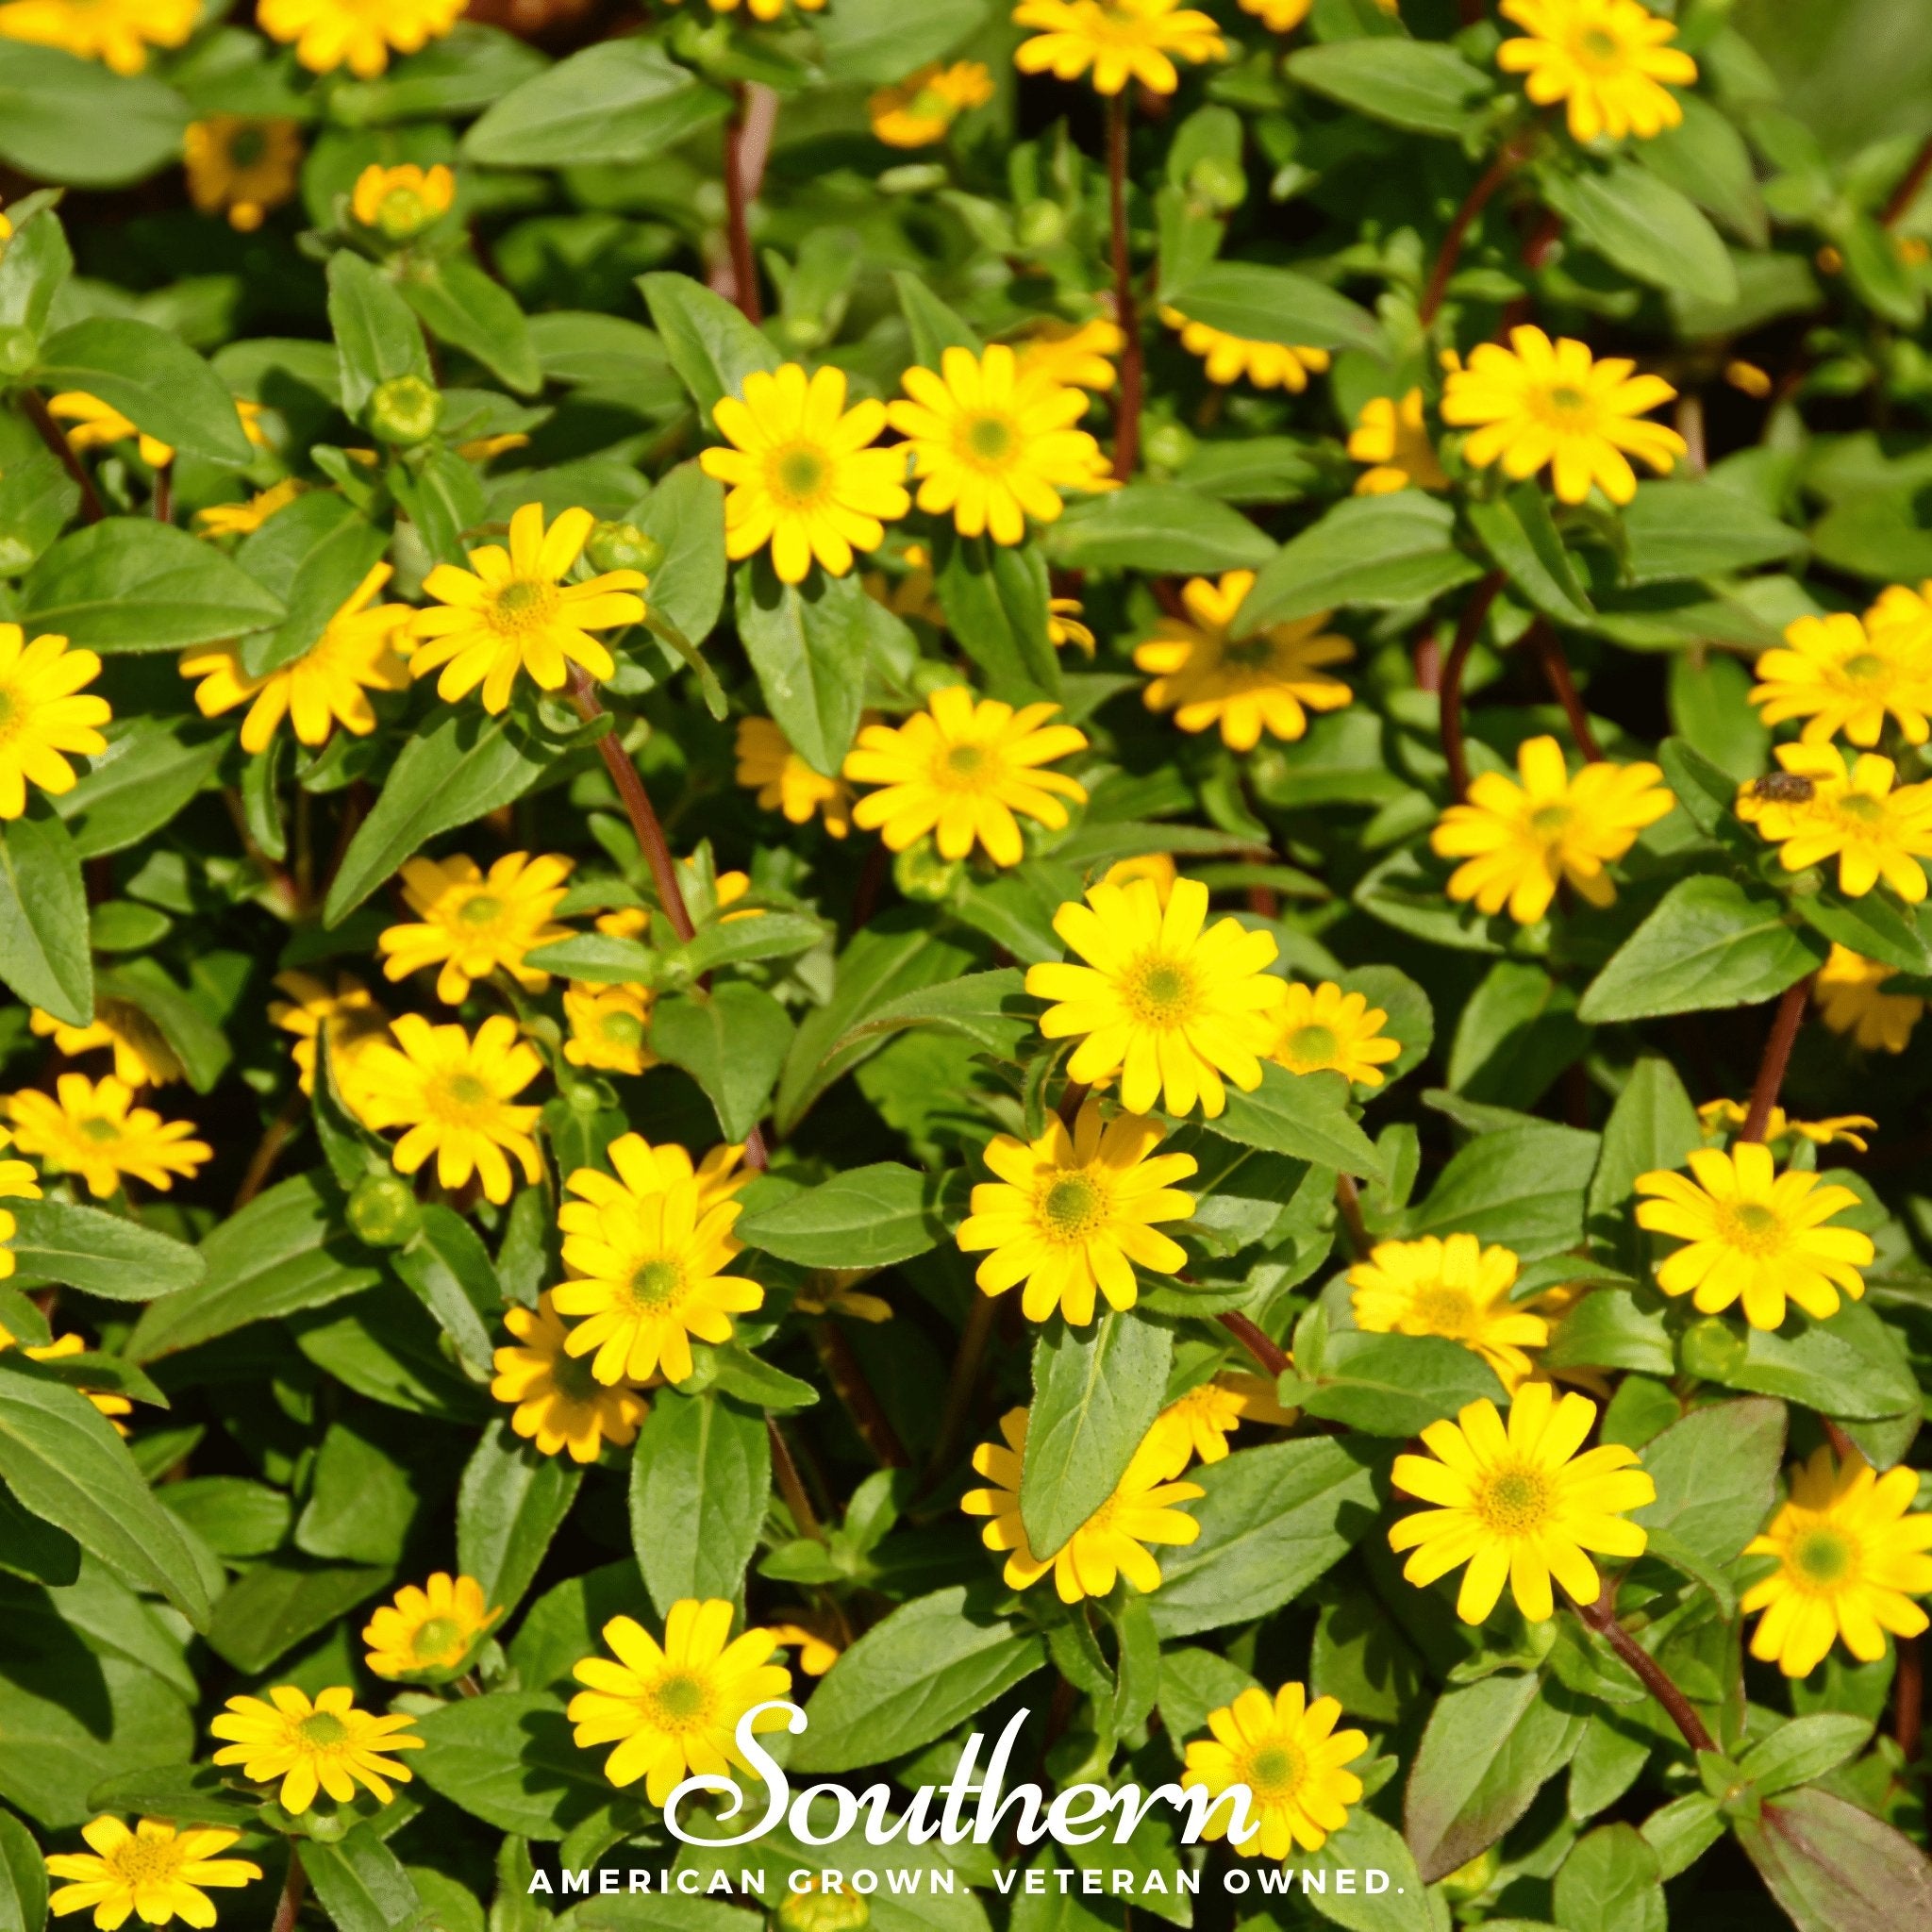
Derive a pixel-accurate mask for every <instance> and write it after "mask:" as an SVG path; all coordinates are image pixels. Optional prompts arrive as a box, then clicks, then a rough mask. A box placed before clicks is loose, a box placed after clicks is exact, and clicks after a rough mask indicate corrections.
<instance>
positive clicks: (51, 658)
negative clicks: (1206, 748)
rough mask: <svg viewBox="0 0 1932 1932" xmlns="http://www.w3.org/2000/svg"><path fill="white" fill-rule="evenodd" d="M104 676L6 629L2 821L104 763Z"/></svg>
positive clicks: (1, 694)
mask: <svg viewBox="0 0 1932 1932" xmlns="http://www.w3.org/2000/svg"><path fill="white" fill-rule="evenodd" d="M100 672H101V660H100V659H99V658H97V657H95V656H94V654H93V653H92V651H70V650H69V649H68V648H67V640H66V639H65V638H62V637H52V636H48V637H40V638H36V639H35V640H34V641H33V642H32V643H28V642H27V641H26V633H25V631H23V630H22V629H21V627H20V625H17V624H0V819H17V818H18V817H19V816H20V815H21V813H22V812H24V811H25V809H26V788H27V781H28V780H29V779H31V780H32V781H33V783H34V784H35V785H36V786H37V787H38V788H39V789H40V790H41V791H44V792H47V793H48V794H49V795H50V796H52V797H55V798H58V797H59V796H61V794H62V793H64V792H68V791H73V790H74V787H75V776H74V767H73V766H72V765H70V764H69V763H68V762H67V756H63V754H66V755H68V756H73V755H80V756H83V757H87V758H97V757H99V756H100V754H101V753H102V752H104V751H106V750H107V748H108V741H107V740H106V739H105V738H103V737H102V736H101V734H100V729H99V727H100V726H101V725H103V724H107V723H108V720H109V719H110V718H111V717H112V716H113V713H112V711H111V710H109V709H108V701H107V699H106V698H100V697H95V696H93V695H92V693H88V694H86V695H81V694H79V693H80V688H81V686H82V685H84V684H92V682H93V680H94V679H95V678H96V677H98V676H99V675H100ZM1081 742H1082V743H1083V744H1084V743H1085V742H1086V740H1085V739H1082V740H1081ZM1082 795H1083V796H1084V795H1085V794H1084V793H1083V794H1082Z"/></svg>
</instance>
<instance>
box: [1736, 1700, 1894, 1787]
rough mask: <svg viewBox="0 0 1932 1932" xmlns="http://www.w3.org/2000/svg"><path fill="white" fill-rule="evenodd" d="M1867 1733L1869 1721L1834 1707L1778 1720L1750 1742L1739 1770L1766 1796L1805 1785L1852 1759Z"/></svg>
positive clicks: (1870, 1723) (1868, 1732)
mask: <svg viewBox="0 0 1932 1932" xmlns="http://www.w3.org/2000/svg"><path fill="white" fill-rule="evenodd" d="M1871 1736H1872V1720H1871V1719H1870V1718H1868V1717H1857V1716H1855V1715H1852V1714H1851V1713H1848V1712H1844V1711H1836V1710H1820V1711H1814V1712H1812V1713H1811V1714H1810V1715H1809V1716H1807V1717H1799V1718H1793V1719H1792V1720H1791V1722H1790V1724H1780V1725H1779V1726H1778V1727H1777V1729H1776V1730H1774V1731H1773V1732H1772V1733H1771V1735H1770V1736H1769V1737H1768V1738H1764V1739H1761V1740H1759V1741H1758V1742H1757V1743H1756V1744H1754V1745H1752V1747H1751V1748H1750V1750H1748V1751H1747V1752H1745V1754H1744V1755H1743V1757H1740V1759H1739V1760H1738V1769H1739V1770H1740V1771H1741V1772H1742V1773H1743V1774H1744V1775H1745V1776H1746V1777H1747V1778H1749V1779H1750V1780H1751V1782H1752V1783H1753V1784H1754V1785H1756V1786H1757V1789H1758V1790H1759V1791H1760V1792H1762V1793H1763V1795H1764V1796H1765V1797H1767V1798H1769V1797H1774V1796H1775V1795H1776V1794H1777V1793H1778V1792H1779V1791H1788V1790H1791V1789H1792V1788H1793V1787H1794V1786H1797V1785H1808V1784H1809V1783H1811V1782H1812V1780H1813V1779H1815V1778H1821V1777H1823V1776H1824V1774H1826V1773H1827V1772H1830V1771H1836V1770H1837V1769H1838V1767H1839V1766H1840V1764H1843V1763H1844V1762H1845V1761H1846V1760H1847V1759H1849V1758H1853V1757H1857V1755H1858V1753H1859V1752H1860V1751H1862V1750H1863V1749H1864V1748H1865V1745H1866V1742H1867V1741H1868V1740H1870V1738H1871Z"/></svg>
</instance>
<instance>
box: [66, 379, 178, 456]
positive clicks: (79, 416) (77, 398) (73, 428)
mask: <svg viewBox="0 0 1932 1932" xmlns="http://www.w3.org/2000/svg"><path fill="white" fill-rule="evenodd" d="M47 414H48V415H50V416H52V417H53V418H54V419H55V420H56V421H57V422H59V423H63V424H66V425H70V426H69V427H68V428H67V429H66V430H65V431H64V432H63V433H64V434H65V436H66V438H67V444H68V447H69V448H70V449H72V450H73V451H75V454H76V455H78V454H79V453H80V452H82V451H84V450H90V449H102V448H105V447H106V446H107V445H108V443H110V442H128V441H132V442H133V443H135V445H136V446H137V447H138V448H139V449H140V451H141V459H142V462H144V463H145V464H146V465H147V466H148V467H149V469H151V470H158V469H161V468H162V467H163V466H164V465H166V464H168V463H172V462H173V461H174V460H175V449H174V445H173V444H172V443H166V442H163V441H161V440H160V438H159V437H158V436H150V435H148V433H147V432H146V431H145V430H144V429H138V428H136V426H135V425H134V423H133V422H132V420H131V419H130V418H128V417H126V416H124V415H123V414H122V413H121V411H120V410H119V409H117V408H114V407H113V406H112V405H111V404H108V403H104V402H102V400H101V399H100V397H99V396H91V395H89V394H88V392H87V391H85V390H84V389H70V390H62V391H61V392H60V393H59V394H58V395H57V396H50V397H48V399H47Z"/></svg>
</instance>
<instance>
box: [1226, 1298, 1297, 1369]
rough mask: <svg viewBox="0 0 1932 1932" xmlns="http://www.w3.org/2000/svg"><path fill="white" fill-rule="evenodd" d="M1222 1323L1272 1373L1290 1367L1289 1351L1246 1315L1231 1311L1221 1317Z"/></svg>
mask: <svg viewBox="0 0 1932 1932" xmlns="http://www.w3.org/2000/svg"><path fill="white" fill-rule="evenodd" d="M1221 1325H1222V1326H1223V1327H1224V1328H1225V1329H1226V1330H1227V1332H1228V1333H1229V1334H1230V1335H1232V1336H1233V1337H1234V1339H1235V1340H1236V1341H1239V1342H1240V1343H1241V1346H1242V1347H1243V1348H1244V1349H1246V1350H1247V1352H1248V1353H1249V1354H1250V1355H1251V1356H1253V1357H1255V1359H1256V1360H1257V1362H1259V1363H1260V1365H1261V1366H1262V1368H1264V1369H1265V1370H1267V1372H1268V1373H1269V1374H1271V1375H1278V1374H1281V1373H1282V1371H1283V1370H1285V1369H1286V1368H1287V1367H1288V1365H1289V1361H1288V1351H1287V1350H1286V1349H1285V1348H1283V1347H1282V1345H1281V1344H1280V1343H1279V1342H1278V1341H1275V1340H1274V1337H1273V1336H1271V1335H1267V1334H1264V1333H1263V1332H1262V1330H1261V1329H1259V1328H1257V1326H1256V1325H1255V1324H1254V1323H1252V1322H1251V1321H1249V1320H1248V1318H1247V1317H1246V1316H1245V1315H1241V1314H1236V1313H1234V1312H1232V1311H1230V1312H1229V1313H1227V1314H1225V1315H1223V1316H1222V1317H1221Z"/></svg>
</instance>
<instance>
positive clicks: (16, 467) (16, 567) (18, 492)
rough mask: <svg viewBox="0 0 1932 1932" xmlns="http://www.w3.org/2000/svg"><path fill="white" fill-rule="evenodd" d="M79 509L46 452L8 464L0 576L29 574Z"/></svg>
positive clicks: (3, 477) (2, 479)
mask: <svg viewBox="0 0 1932 1932" xmlns="http://www.w3.org/2000/svg"><path fill="white" fill-rule="evenodd" d="M36 226H38V224H36ZM28 232H29V233H32V232H33V230H32V229H29V230H28ZM19 246H20V243H19V242H14V244H13V247H14V248H15V249H17V248H18V247H19ZM4 260H5V258H0V262H4ZM78 508H80V485H79V484H77V483H76V482H75V480H74V479H73V478H72V477H71V476H69V475H68V474H67V472H66V471H65V470H63V469H62V468H61V467H60V465H59V464H58V462H56V461H55V460H54V458H53V457H52V456H50V455H49V454H48V453H47V452H46V451H45V450H33V451H30V452H29V453H28V454H27V455H26V456H25V457H24V458H21V459H19V460H18V461H16V462H11V463H8V465H7V467H6V469H5V470H4V471H0V576H9V577H11V576H18V575H20V574H21V572H23V571H25V570H27V569H29V568H30V567H31V566H32V564H33V562H34V560H35V558H39V557H41V556H42V555H43V554H44V553H45V552H46V549H47V547H48V545H49V544H51V543H52V542H53V541H54V540H55V539H56V538H57V537H58V536H59V534H60V532H61V531H62V530H64V529H65V528H66V527H67V525H68V523H69V522H70V520H71V519H72V518H73V515H74V513H75V510H77V509H78ZM38 628H39V626H38V625H37V626H36V629H38Z"/></svg>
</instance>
